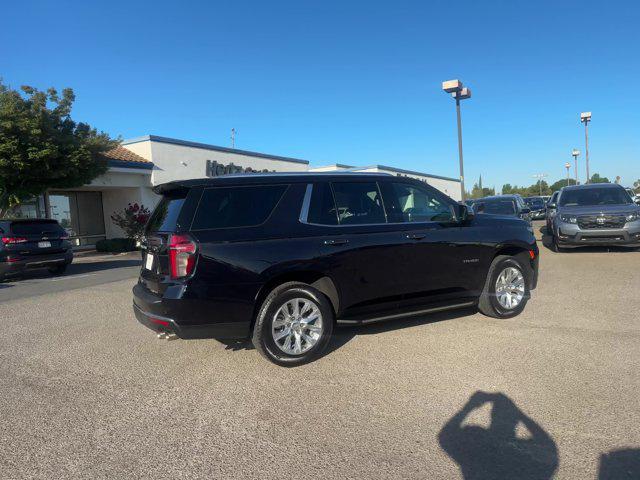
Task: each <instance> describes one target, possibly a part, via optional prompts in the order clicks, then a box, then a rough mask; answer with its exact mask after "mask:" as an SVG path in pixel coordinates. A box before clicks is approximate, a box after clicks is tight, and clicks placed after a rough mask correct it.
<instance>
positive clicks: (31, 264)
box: [0, 250, 73, 275]
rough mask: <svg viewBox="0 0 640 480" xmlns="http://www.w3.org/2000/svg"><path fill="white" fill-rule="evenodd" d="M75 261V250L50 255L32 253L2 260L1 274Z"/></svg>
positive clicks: (0, 263)
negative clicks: (9, 259)
mask: <svg viewBox="0 0 640 480" xmlns="http://www.w3.org/2000/svg"><path fill="white" fill-rule="evenodd" d="M72 261H73V251H71V250H68V251H66V252H63V253H52V254H49V255H31V256H23V257H18V258H17V259H16V260H15V261H1V262H0V275H12V274H17V273H20V272H23V271H25V270H31V269H36V268H50V267H57V266H61V265H69V264H70V263H71V262H72Z"/></svg>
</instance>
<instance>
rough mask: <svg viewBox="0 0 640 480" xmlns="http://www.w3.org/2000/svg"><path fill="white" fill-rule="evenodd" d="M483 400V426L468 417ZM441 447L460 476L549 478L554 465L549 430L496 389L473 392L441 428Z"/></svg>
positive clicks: (476, 479) (555, 457) (477, 478)
mask: <svg viewBox="0 0 640 480" xmlns="http://www.w3.org/2000/svg"><path fill="white" fill-rule="evenodd" d="M486 404H489V405H490V407H491V422H490V425H489V426H488V427H487V428H485V427H481V426H478V425H473V424H468V423H467V422H468V417H469V416H470V415H471V414H472V412H474V411H475V410H477V409H480V408H482V407H484V406H485V405H486ZM438 440H439V441H440V446H441V447H442V449H443V450H444V451H445V452H446V453H447V454H448V455H449V456H450V457H451V458H452V459H453V460H454V461H455V462H456V463H457V464H458V465H459V466H460V470H461V471H462V474H463V476H464V478H465V480H471V479H474V480H480V479H482V480H486V479H516V478H517V479H521V480H525V479H536V480H537V479H540V480H542V479H549V478H551V477H552V476H553V474H554V472H555V471H556V469H557V468H558V449H557V447H556V444H555V442H554V441H553V439H552V438H551V436H550V435H549V434H548V433H547V432H545V431H544V429H543V428H542V427H541V426H540V425H538V424H537V423H536V422H535V421H533V420H532V419H531V418H529V417H528V416H527V415H526V414H525V413H524V412H522V410H520V409H519V408H518V407H517V406H516V405H515V404H514V403H513V402H512V401H511V399H509V397H507V396H506V395H504V394H502V393H486V392H479V391H478V392H476V393H474V394H473V395H472V396H471V397H470V398H469V400H468V401H467V403H466V405H465V406H464V407H463V408H462V409H461V410H460V411H459V412H457V413H456V414H455V415H454V416H453V417H452V418H451V419H450V420H449V421H448V422H447V423H446V424H445V426H444V427H443V428H442V430H441V431H440V434H439V436H438Z"/></svg>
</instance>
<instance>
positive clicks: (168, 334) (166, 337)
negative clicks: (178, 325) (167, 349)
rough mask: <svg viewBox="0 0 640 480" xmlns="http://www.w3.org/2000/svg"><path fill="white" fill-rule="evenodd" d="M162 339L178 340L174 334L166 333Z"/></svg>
mask: <svg viewBox="0 0 640 480" xmlns="http://www.w3.org/2000/svg"><path fill="white" fill-rule="evenodd" d="M164 339H165V340H167V341H171V340H177V339H178V335H176V334H175V333H167V334H166V335H165V337H164Z"/></svg>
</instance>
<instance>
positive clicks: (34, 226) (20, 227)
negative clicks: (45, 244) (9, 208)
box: [11, 220, 65, 235]
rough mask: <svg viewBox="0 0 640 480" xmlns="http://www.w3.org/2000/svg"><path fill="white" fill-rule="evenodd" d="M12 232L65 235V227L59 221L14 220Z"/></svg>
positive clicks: (15, 233)
mask: <svg viewBox="0 0 640 480" xmlns="http://www.w3.org/2000/svg"><path fill="white" fill-rule="evenodd" d="M11 233H12V234H14V235H45V234H50V235H64V234H65V231H64V229H63V228H62V227H61V226H60V224H58V222H56V221H54V220H52V221H50V222H13V223H12V224H11Z"/></svg>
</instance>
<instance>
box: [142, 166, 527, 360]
mask: <svg viewBox="0 0 640 480" xmlns="http://www.w3.org/2000/svg"><path fill="white" fill-rule="evenodd" d="M155 191H156V192H157V193H159V194H161V195H162V196H163V199H162V200H161V202H160V203H159V204H158V206H157V207H156V209H155V211H154V212H153V214H152V215H151V218H150V219H149V223H148V225H147V229H146V239H145V240H144V241H143V248H145V249H146V254H145V256H144V261H143V267H142V269H141V272H140V277H139V281H138V283H137V285H136V286H135V287H134V289H133V302H134V311H135V314H136V316H137V318H138V320H139V321H140V322H141V323H143V324H144V325H146V326H148V327H150V328H152V329H153V330H155V331H157V332H159V334H158V336H159V337H160V338H162V337H163V336H167V335H168V336H169V337H170V338H172V337H173V336H174V335H177V336H178V337H181V338H194V337H197V338H201V337H217V338H220V339H225V338H226V339H230V338H231V339H242V338H247V337H250V338H251V339H252V341H253V344H254V345H255V347H256V348H257V349H258V351H259V352H260V353H261V354H262V355H264V356H265V357H266V358H268V359H269V360H271V361H272V362H274V363H277V364H280V365H296V364H300V363H303V362H306V361H308V360H310V359H311V358H313V357H314V356H316V355H318V354H319V353H320V352H321V351H322V350H323V349H324V348H325V347H326V345H327V343H328V342H329V339H330V337H331V333H332V331H333V329H334V326H335V324H364V323H369V322H375V321H380V320H390V319H394V318H399V317H404V316H408V315H422V314H424V313H427V312H435V311H442V310H448V309H454V308H463V307H472V306H477V307H478V308H479V309H480V310H481V311H482V312H483V313H485V314H486V315H489V316H493V317H498V318H509V317H513V316H515V315H517V314H519V313H520V312H521V311H522V310H523V309H524V307H525V304H526V303H527V300H528V298H529V295H530V291H531V290H532V289H534V288H535V287H536V283H537V270H538V247H537V246H536V242H535V239H534V237H533V232H532V230H531V228H530V227H529V225H528V224H527V223H526V222H523V221H522V220H520V219H517V218H506V217H491V216H489V215H479V216H475V217H474V216H473V214H472V213H471V210H470V209H468V207H466V206H465V205H462V204H458V203H457V202H455V201H454V200H452V199H451V198H449V197H447V196H446V195H444V194H442V193H441V192H439V191H438V190H436V189H434V188H433V187H431V186H429V185H427V184H425V183H423V182H420V181H417V180H413V179H409V178H397V177H393V176H390V175H385V174H361V173H342V174H336V173H324V174H322V173H317V174H308V173H307V174H284V173H278V174H244V175H226V176H223V177H219V178H215V179H202V180H188V181H176V182H172V183H168V184H164V185H161V186H159V187H156V189H155Z"/></svg>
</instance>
